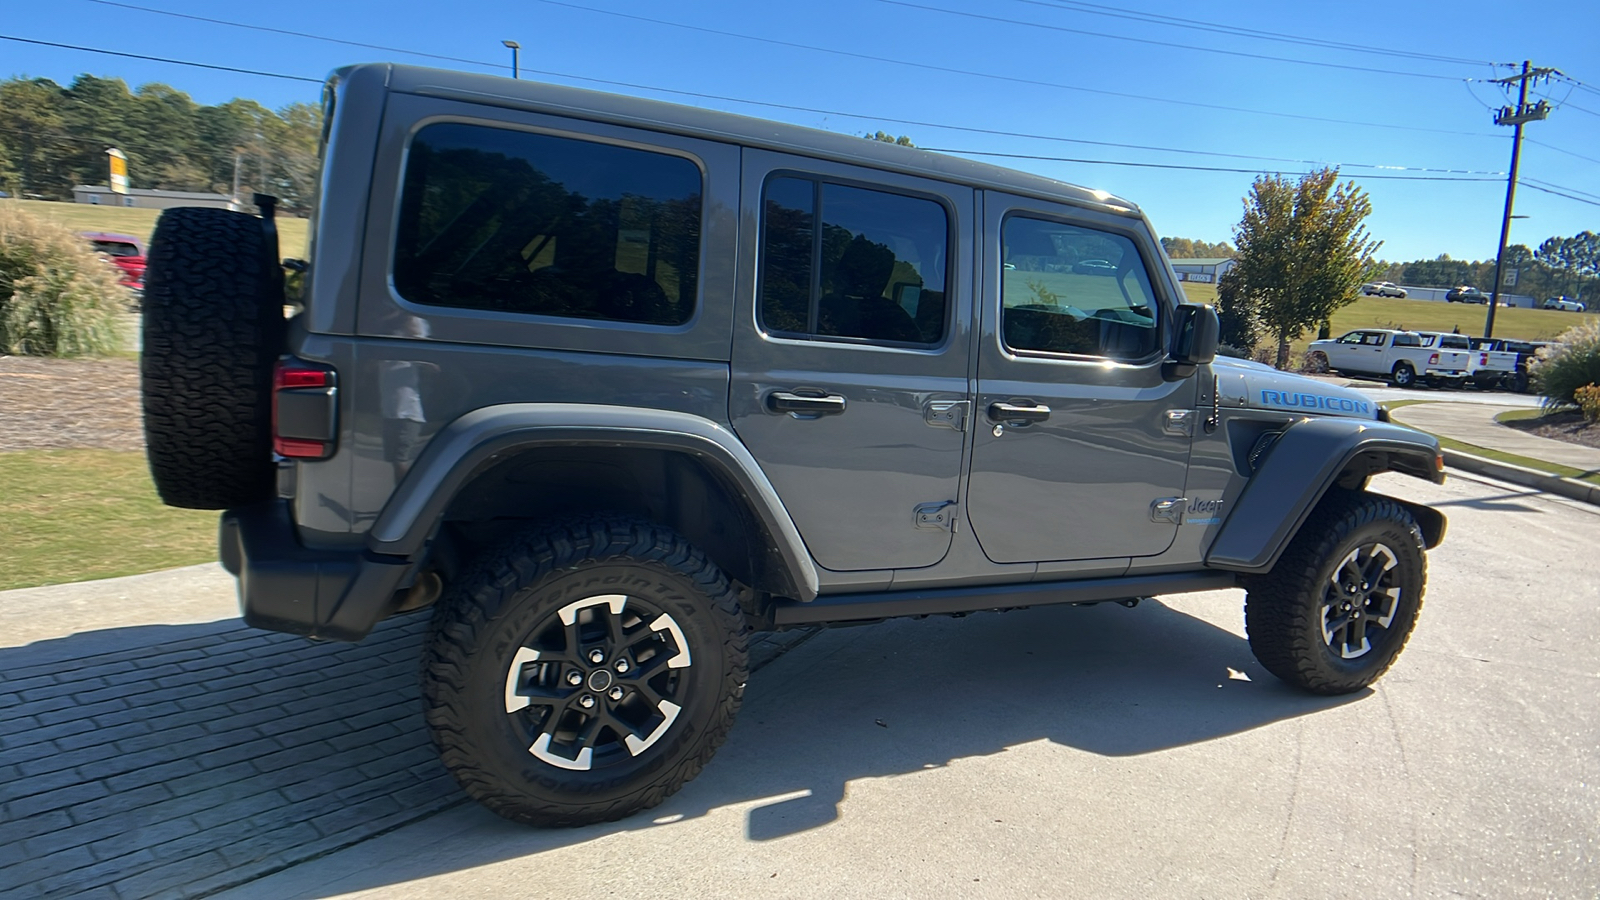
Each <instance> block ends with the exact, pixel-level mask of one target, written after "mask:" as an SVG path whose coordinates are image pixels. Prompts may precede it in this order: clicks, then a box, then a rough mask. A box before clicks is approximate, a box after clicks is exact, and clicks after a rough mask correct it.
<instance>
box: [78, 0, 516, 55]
mask: <svg viewBox="0 0 1600 900" xmlns="http://www.w3.org/2000/svg"><path fill="white" fill-rule="evenodd" d="M88 2H90V3H98V4H100V5H101V6H114V7H118V8H120V9H131V10H136V11H138V12H145V13H153V14H155V15H158V16H171V17H172V18H174V19H188V20H190V21H193V22H208V23H210V24H212V25H228V26H231V27H234V28H248V29H250V30H251V31H261V32H265V33H267V34H282V35H287V36H289V37H298V38H309V39H310V40H314V41H326V42H328V43H330V44H343V45H344V46H346V47H360V48H362V49H363V50H382V51H384V52H385V53H404V54H406V55H408V56H419V57H422V58H424V59H437V60H441V61H444V62H454V63H466V64H467V65H472V66H483V67H485V68H490V69H510V68H511V67H510V66H507V65H503V64H501V63H491V62H483V61H482V60H477V59H466V58H464V57H460V56H441V55H439V54H437V53H423V52H421V51H418V50H405V49H402V48H400V47H385V46H384V45H382V44H364V43H362V42H360V41H346V40H342V39H340V38H331V37H324V36H322V35H320V34H308V33H307V32H304V31H290V30H288V29H286V28H270V27H268V26H266V25H248V24H245V23H243V22H229V21H226V20H224V19H212V18H207V17H206V16H192V15H189V14H188V13H180V12H172V11H171V10H165V9H155V8H153V7H149V6H136V5H134V4H132V3H117V2H115V0H88Z"/></svg>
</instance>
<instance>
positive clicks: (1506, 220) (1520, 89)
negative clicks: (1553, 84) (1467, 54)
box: [1483, 60, 1559, 338]
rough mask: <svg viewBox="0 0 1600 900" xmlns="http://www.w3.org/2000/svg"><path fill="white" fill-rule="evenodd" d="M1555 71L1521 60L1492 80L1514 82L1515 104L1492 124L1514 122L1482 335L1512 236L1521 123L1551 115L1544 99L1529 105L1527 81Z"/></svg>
mask: <svg viewBox="0 0 1600 900" xmlns="http://www.w3.org/2000/svg"><path fill="white" fill-rule="evenodd" d="M1556 74H1559V73H1558V72H1557V70H1555V69H1551V68H1539V69H1535V68H1534V67H1533V63H1532V62H1530V61H1528V60H1523V61H1522V73H1521V74H1519V75H1511V76H1509V77H1506V78H1496V79H1495V80H1494V82H1493V83H1494V84H1511V83H1513V82H1515V83H1516V85H1517V105H1516V107H1515V108H1513V107H1510V106H1502V107H1501V108H1500V109H1499V110H1497V111H1496V112H1495V114H1494V123H1495V124H1496V125H1514V126H1516V128H1515V130H1514V131H1513V133H1512V136H1511V174H1510V177H1508V178H1507V179H1506V211H1505V215H1504V216H1503V217H1502V218H1501V219H1500V252H1499V253H1497V254H1495V258H1494V292H1493V293H1491V294H1490V295H1489V315H1488V317H1487V318H1485V319H1484V321H1483V336H1484V337H1486V338H1490V337H1494V311H1495V310H1496V309H1498V308H1499V307H1500V278H1501V275H1502V273H1503V272H1504V271H1505V265H1506V242H1507V241H1508V240H1509V239H1510V237H1511V204H1512V201H1513V200H1515V199H1516V196H1517V164H1518V163H1519V162H1521V156H1522V125H1523V123H1525V122H1537V121H1539V120H1540V119H1544V118H1548V117H1549V115H1550V104H1549V103H1546V102H1545V101H1543V100H1540V101H1539V102H1538V103H1534V104H1532V105H1529V103H1528V82H1529V81H1532V80H1533V79H1535V78H1548V77H1549V76H1551V75H1556Z"/></svg>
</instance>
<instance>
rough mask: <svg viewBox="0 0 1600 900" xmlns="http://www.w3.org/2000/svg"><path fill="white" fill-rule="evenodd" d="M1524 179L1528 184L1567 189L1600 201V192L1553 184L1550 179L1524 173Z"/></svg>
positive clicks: (1569, 191) (1568, 191)
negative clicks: (1528, 175) (1595, 192)
mask: <svg viewBox="0 0 1600 900" xmlns="http://www.w3.org/2000/svg"><path fill="white" fill-rule="evenodd" d="M1522 180H1523V181H1524V182H1525V183H1528V184H1542V185H1544V186H1545V187H1547V188H1554V189H1556V190H1561V191H1566V192H1567V193H1570V194H1581V195H1583V196H1585V197H1589V198H1591V199H1593V200H1597V201H1600V194H1591V193H1589V192H1588V191H1580V190H1578V189H1577V188H1572V187H1567V186H1566V185H1563V184H1552V183H1550V182H1548V181H1545V180H1544V179H1542V178H1529V177H1527V176H1526V175H1524V176H1523V177H1522Z"/></svg>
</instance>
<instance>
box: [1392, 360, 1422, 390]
mask: <svg viewBox="0 0 1600 900" xmlns="http://www.w3.org/2000/svg"><path fill="white" fill-rule="evenodd" d="M1389 381H1390V382H1391V383H1392V384H1393V385H1394V386H1395V387H1397V388H1412V387H1416V386H1417V370H1416V369H1414V368H1412V367H1411V363H1408V362H1405V361H1404V360H1402V361H1400V362H1397V363H1395V364H1394V371H1393V372H1391V373H1390V374H1389Z"/></svg>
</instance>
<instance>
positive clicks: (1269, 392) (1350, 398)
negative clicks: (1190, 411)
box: [1211, 356, 1378, 419]
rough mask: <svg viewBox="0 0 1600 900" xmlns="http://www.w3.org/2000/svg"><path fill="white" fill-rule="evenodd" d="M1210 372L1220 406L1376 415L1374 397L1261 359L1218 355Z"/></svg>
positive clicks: (1360, 415)
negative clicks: (1266, 362)
mask: <svg viewBox="0 0 1600 900" xmlns="http://www.w3.org/2000/svg"><path fill="white" fill-rule="evenodd" d="M1211 374H1213V375H1215V376H1216V378H1217V390H1218V392H1219V393H1220V395H1221V398H1222V399H1221V401H1220V405H1222V406H1226V407H1231V408H1234V409H1272V410H1281V411H1283V412H1292V413H1302V414H1305V415H1316V416H1349V417H1353V418H1357V419H1376V418H1377V417H1378V403H1377V401H1375V400H1373V399H1372V398H1371V397H1368V396H1367V395H1365V394H1363V393H1361V392H1360V391H1358V390H1355V389H1353V388H1347V387H1343V386H1341V385H1337V384H1332V383H1330V382H1327V381H1322V380H1319V379H1316V378H1307V377H1305V376H1304V375H1295V374H1292V373H1289V372H1279V371H1278V370H1277V369H1274V368H1272V367H1271V366H1268V365H1263V364H1262V363H1258V362H1253V361H1250V360H1244V359H1232V358H1229V357H1224V356H1219V357H1217V358H1216V360H1215V361H1214V362H1212V364H1211Z"/></svg>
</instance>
